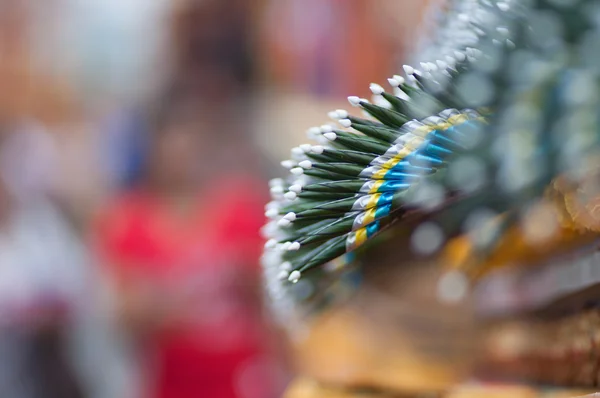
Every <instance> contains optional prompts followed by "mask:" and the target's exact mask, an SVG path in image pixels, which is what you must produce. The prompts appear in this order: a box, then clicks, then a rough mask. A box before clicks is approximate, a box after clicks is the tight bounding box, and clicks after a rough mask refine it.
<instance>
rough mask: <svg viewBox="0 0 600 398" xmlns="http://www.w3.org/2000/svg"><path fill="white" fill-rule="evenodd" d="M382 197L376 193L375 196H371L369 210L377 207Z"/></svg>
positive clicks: (368, 204)
mask: <svg viewBox="0 0 600 398" xmlns="http://www.w3.org/2000/svg"><path fill="white" fill-rule="evenodd" d="M380 197H381V194H380V193H376V194H374V195H371V197H370V198H369V203H367V207H366V208H367V209H370V208H372V207H375V205H377V201H378V200H379V198H380Z"/></svg>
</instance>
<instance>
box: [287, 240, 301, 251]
mask: <svg viewBox="0 0 600 398" xmlns="http://www.w3.org/2000/svg"><path fill="white" fill-rule="evenodd" d="M287 249H288V250H289V251H296V250H299V249H300V242H294V243H292V244H291V245H289V246H288V248H287Z"/></svg>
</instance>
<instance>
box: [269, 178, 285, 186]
mask: <svg viewBox="0 0 600 398" xmlns="http://www.w3.org/2000/svg"><path fill="white" fill-rule="evenodd" d="M278 185H283V178H272V179H271V180H269V186H270V187H271V188H273V187H275V186H278Z"/></svg>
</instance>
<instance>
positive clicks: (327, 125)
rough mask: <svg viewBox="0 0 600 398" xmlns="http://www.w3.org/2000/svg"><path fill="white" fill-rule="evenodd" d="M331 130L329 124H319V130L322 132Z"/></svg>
mask: <svg viewBox="0 0 600 398" xmlns="http://www.w3.org/2000/svg"><path fill="white" fill-rule="evenodd" d="M332 131H333V127H331V126H330V125H329V124H324V125H322V126H321V132H322V133H329V132H332Z"/></svg>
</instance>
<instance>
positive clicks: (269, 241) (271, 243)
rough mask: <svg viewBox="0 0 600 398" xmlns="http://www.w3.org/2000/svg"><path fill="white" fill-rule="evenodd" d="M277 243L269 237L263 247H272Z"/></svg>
mask: <svg viewBox="0 0 600 398" xmlns="http://www.w3.org/2000/svg"><path fill="white" fill-rule="evenodd" d="M276 244H277V241H276V240H275V239H269V240H268V241H267V242H266V243H265V249H273V248H274V247H275V245H276Z"/></svg>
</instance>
